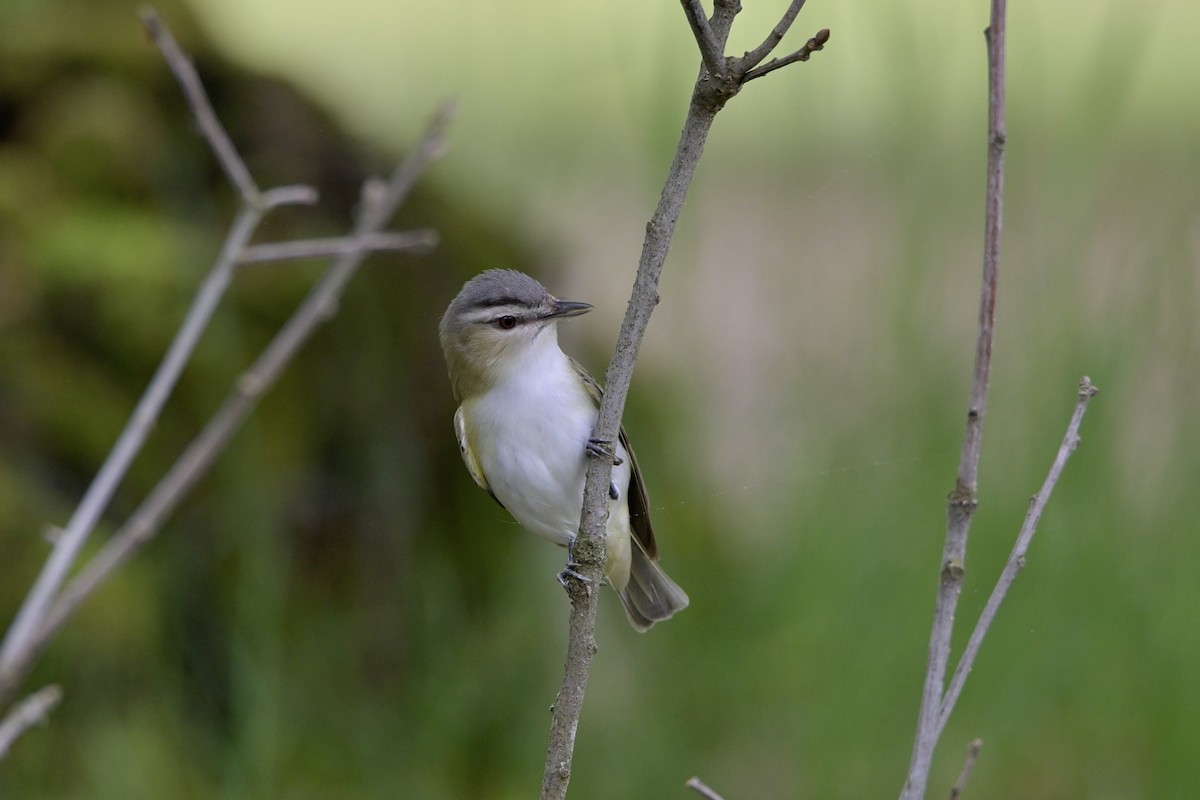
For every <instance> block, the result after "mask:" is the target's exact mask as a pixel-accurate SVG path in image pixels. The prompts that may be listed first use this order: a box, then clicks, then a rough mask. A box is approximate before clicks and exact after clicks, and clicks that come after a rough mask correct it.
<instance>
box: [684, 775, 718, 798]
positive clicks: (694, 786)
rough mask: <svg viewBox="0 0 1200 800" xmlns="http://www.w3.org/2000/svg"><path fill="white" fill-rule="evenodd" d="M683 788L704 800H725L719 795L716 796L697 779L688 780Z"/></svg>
mask: <svg viewBox="0 0 1200 800" xmlns="http://www.w3.org/2000/svg"><path fill="white" fill-rule="evenodd" d="M684 786H686V787H687V788H689V789H691V790H692V791H693V792H695V793H696V794H698V795H700V796H701V797H703V798H704V800H725V798H723V797H721V795H719V794H717V793H716V792H714V791H713V790H712V789H710V788H709V787H708V786H706V785H705V784H704V781H702V780H700V779H699V778H689V779H688V782H687V783H685V784H684Z"/></svg>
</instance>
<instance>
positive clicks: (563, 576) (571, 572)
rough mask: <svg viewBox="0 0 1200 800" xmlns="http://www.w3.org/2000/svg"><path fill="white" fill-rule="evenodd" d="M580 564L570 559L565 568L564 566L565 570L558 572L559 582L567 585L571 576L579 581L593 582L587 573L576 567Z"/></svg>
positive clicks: (564, 585)
mask: <svg viewBox="0 0 1200 800" xmlns="http://www.w3.org/2000/svg"><path fill="white" fill-rule="evenodd" d="M578 566H579V565H578V564H575V563H573V562H570V561H568V562H567V566H566V567H565V568H563V571H562V572H560V573H558V582H559V583H560V584H562V586H563V587H564V588H565V587H566V585H567V581H568V580H569V579H571V578H574V579H575V580H577V581H579V582H580V583H591V582H592V579H591V578H589V577H587V576H586V575H584V574H583V573H581V572H579V571H578V570H576V569H575V568H576V567H578Z"/></svg>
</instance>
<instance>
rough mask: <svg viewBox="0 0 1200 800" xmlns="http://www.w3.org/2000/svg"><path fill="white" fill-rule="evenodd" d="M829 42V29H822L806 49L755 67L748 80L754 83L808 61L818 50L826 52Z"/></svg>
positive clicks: (747, 77) (748, 75) (747, 75)
mask: <svg viewBox="0 0 1200 800" xmlns="http://www.w3.org/2000/svg"><path fill="white" fill-rule="evenodd" d="M828 41H829V28H822V29H821V30H819V31H817V32H816V34H814V35H813V37H812V38H811V39H809V40H808V41H807V42H805V43H804V47H801V48H800V49H799V50H797V51H796V52H794V53H789V54H788V55H786V56H784V57H783V58H772V59H771V60H770V61H768V62H767V63H765V64H763V65H762V66H761V67H755V68H754V69H752V70H750V71H749V72H747V73H746V80H747V81H752V80H754V79H755V78H761V77H762V76H763V75H767V74H769V73H772V72H774V71H775V70H777V69H779V68H781V67H786V66H787V65H788V64H795V63H796V62H797V61H808V59H809V58H810V57H811V56H812V54H813V53H815V52H817V51H818V50H824V49H825V43H826V42H828Z"/></svg>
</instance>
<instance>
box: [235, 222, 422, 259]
mask: <svg viewBox="0 0 1200 800" xmlns="http://www.w3.org/2000/svg"><path fill="white" fill-rule="evenodd" d="M437 241H438V237H437V233H436V232H434V231H432V230H418V231H407V232H405V233H377V234H372V235H366V236H338V237H332V238H328V239H303V240H300V241H296V242H271V243H269V244H256V245H251V246H250V247H247V248H246V249H245V250H243V251H242V254H241V256H240V257H239V258H238V262H239V263H241V264H262V263H266V262H274V261H298V260H301V259H306V258H330V257H332V256H343V255H347V254H349V253H355V252H364V253H368V252H370V253H377V252H384V251H392V252H401V251H406V250H410V251H414V252H418V253H420V252H427V251H428V250H430V249H431V248H433V247H434V246H436V245H437Z"/></svg>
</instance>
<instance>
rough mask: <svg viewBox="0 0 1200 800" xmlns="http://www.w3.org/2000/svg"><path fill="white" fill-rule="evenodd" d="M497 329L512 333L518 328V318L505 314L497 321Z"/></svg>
mask: <svg viewBox="0 0 1200 800" xmlns="http://www.w3.org/2000/svg"><path fill="white" fill-rule="evenodd" d="M496 327H497V328H499V329H500V330H502V331H511V330H512V329H513V328H515V327H517V318H516V317H514V316H512V315H510V314H505V315H504V316H503V317H499V318H497V319H496Z"/></svg>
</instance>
